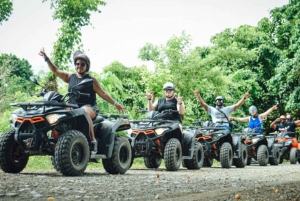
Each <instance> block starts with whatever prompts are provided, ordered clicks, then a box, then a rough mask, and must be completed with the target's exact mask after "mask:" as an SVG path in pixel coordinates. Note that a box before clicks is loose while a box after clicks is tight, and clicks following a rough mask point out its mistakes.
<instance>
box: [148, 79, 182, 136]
mask: <svg viewBox="0 0 300 201" xmlns="http://www.w3.org/2000/svg"><path fill="white" fill-rule="evenodd" d="M163 90H164V94H165V97H164V98H160V99H158V100H156V101H155V102H154V103H152V98H153V94H151V93H147V94H146V96H147V98H148V111H154V110H156V111H158V112H162V111H164V110H169V109H171V110H177V111H178V113H173V114H172V116H171V117H170V120H175V121H179V122H180V124H179V127H180V130H181V132H182V126H181V123H182V121H181V117H182V116H183V114H184V110H185V106H184V102H183V101H182V97H180V96H178V97H177V98H176V97H175V86H174V84H173V83H171V82H166V83H165V84H164V86H163Z"/></svg>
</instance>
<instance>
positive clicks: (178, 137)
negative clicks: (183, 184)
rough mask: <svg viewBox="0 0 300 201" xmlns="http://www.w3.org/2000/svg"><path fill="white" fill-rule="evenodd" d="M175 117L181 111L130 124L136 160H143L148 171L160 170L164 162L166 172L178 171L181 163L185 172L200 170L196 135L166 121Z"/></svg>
mask: <svg viewBox="0 0 300 201" xmlns="http://www.w3.org/2000/svg"><path fill="white" fill-rule="evenodd" d="M141 112H144V113H145V112H147V111H145V110H144V111H141ZM172 113H178V111H177V110H165V111H162V112H161V113H159V112H157V111H151V112H148V113H147V118H145V119H141V120H132V121H130V122H131V128H132V130H131V131H130V132H128V133H127V135H128V137H129V141H130V144H131V147H132V151H133V158H137V157H143V158H144V164H145V166H146V167H147V168H158V167H159V166H160V165H161V162H162V159H164V163H165V167H166V170H167V171H177V170H178V169H179V167H180V165H181V163H182V160H183V163H184V164H185V167H186V168H188V169H200V168H201V167H202V164H203V148H202V145H201V144H200V143H198V142H197V141H196V140H195V132H193V131H190V130H185V131H183V132H181V130H180V127H179V123H178V122H177V121H172V120H167V119H168V118H169V117H170V115H171V114H172Z"/></svg>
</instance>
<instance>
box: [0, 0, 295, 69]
mask: <svg viewBox="0 0 300 201" xmlns="http://www.w3.org/2000/svg"><path fill="white" fill-rule="evenodd" d="M288 1H289V0H127V1H125V0H107V1H106V3H107V4H106V6H101V7H100V10H101V11H102V12H101V13H93V14H92V15H91V23H92V25H93V26H87V27H83V28H82V42H83V45H84V51H85V53H86V54H87V55H88V56H89V57H90V59H91V71H94V72H99V73H100V72H101V71H102V69H103V68H104V67H105V66H107V65H109V64H110V63H112V62H114V61H119V62H121V63H122V64H123V65H125V66H126V67H132V66H140V65H143V64H145V65H147V66H148V67H149V68H150V70H151V68H153V64H152V63H151V62H144V61H141V60H140V59H139V58H138V54H139V50H140V48H142V47H143V46H144V45H145V44H146V43H151V44H154V45H163V44H166V42H167V41H168V39H170V38H171V37H172V36H174V35H175V36H180V35H181V33H182V32H183V31H185V32H186V34H189V35H190V36H191V38H192V47H195V46H209V45H210V38H211V37H212V36H213V35H215V34H217V33H219V32H221V31H223V30H224V29H226V28H232V29H234V28H238V27H239V26H241V25H245V24H247V25H252V26H257V23H258V22H259V20H261V19H262V18H263V17H269V12H270V10H272V9H274V8H276V7H281V6H283V5H285V4H287V3H288ZM13 9H14V10H13V13H12V15H11V16H10V18H9V20H8V21H5V22H2V25H0V54H2V53H8V54H9V53H12V54H15V55H16V56H17V57H18V58H21V59H23V58H24V59H26V60H28V62H29V63H30V64H31V65H32V69H33V70H34V72H35V73H38V71H39V70H41V69H43V70H45V71H47V70H48V67H47V65H46V64H45V62H44V60H43V58H42V57H41V56H39V55H38V52H39V50H40V49H41V48H42V47H44V48H45V50H46V53H47V54H48V55H50V53H51V51H52V50H53V48H52V47H53V44H54V42H55V41H56V39H57V36H56V34H57V33H58V28H59V26H60V23H59V22H58V21H54V20H53V18H52V13H53V10H51V9H50V0H48V1H47V2H45V3H42V0H30V1H27V0H26V1H25V0H14V1H13ZM70 65H71V64H70ZM57 66H58V67H59V65H57Z"/></svg>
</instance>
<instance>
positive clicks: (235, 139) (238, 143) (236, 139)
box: [231, 135, 242, 158]
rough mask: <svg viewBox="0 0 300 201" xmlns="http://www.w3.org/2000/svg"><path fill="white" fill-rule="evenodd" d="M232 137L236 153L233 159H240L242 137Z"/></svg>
mask: <svg viewBox="0 0 300 201" xmlns="http://www.w3.org/2000/svg"><path fill="white" fill-rule="evenodd" d="M231 136H232V148H233V152H234V157H233V158H240V156H241V154H242V153H241V152H242V146H241V145H242V142H241V140H242V136H239V135H231Z"/></svg>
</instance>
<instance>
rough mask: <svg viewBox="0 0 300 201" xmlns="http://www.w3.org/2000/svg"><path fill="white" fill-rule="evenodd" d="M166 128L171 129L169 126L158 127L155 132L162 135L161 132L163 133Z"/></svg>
mask: <svg viewBox="0 0 300 201" xmlns="http://www.w3.org/2000/svg"><path fill="white" fill-rule="evenodd" d="M166 130H169V128H157V129H155V133H156V134H157V135H161V134H163V133H164V132H165V131H166Z"/></svg>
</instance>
